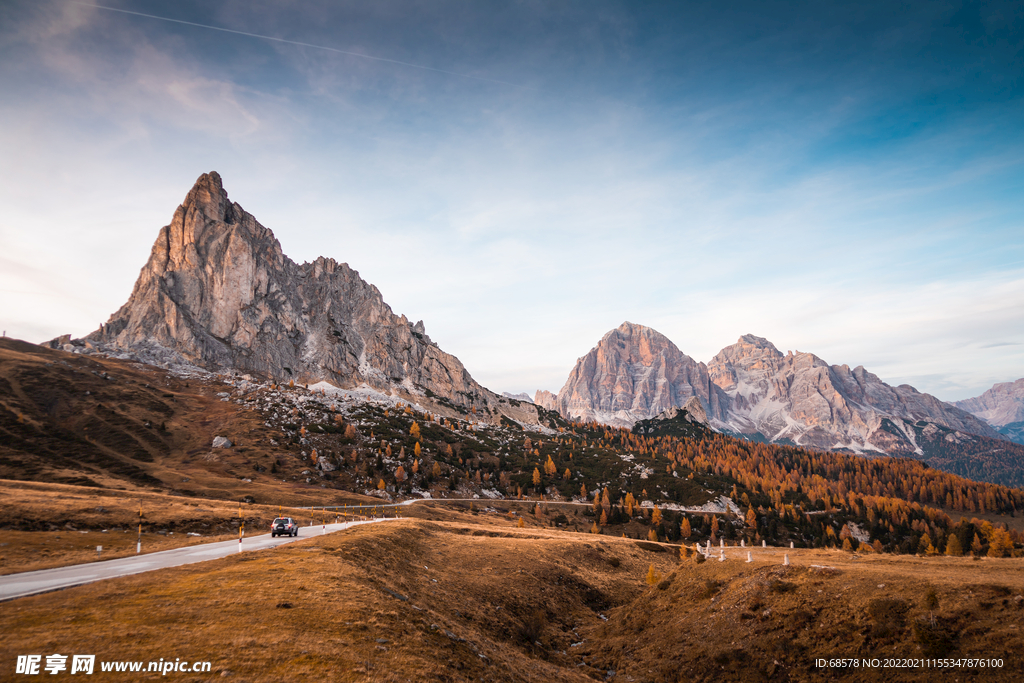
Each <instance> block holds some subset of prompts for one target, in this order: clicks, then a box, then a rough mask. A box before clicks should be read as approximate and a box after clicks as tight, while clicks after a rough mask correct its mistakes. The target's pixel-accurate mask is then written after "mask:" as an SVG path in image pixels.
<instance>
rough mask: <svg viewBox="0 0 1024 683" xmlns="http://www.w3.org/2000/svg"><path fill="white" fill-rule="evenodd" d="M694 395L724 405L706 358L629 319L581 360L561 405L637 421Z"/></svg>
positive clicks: (580, 413) (594, 416)
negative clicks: (694, 356) (698, 358)
mask: <svg viewBox="0 0 1024 683" xmlns="http://www.w3.org/2000/svg"><path fill="white" fill-rule="evenodd" d="M692 397H697V398H698V399H699V401H701V402H702V403H703V404H705V405H706V407H707V410H708V411H709V412H711V413H712V414H717V413H718V412H719V411H720V410H721V406H720V398H721V391H720V390H719V389H718V387H716V386H715V385H714V384H712V383H711V381H710V380H709V378H708V373H707V368H706V367H705V366H704V364H703V363H698V362H696V361H694V360H693V359H692V358H690V357H689V356H687V355H686V354H685V353H683V352H682V351H680V350H679V348H678V347H676V345H675V344H673V343H672V342H671V341H670V340H669V339H668V337H666V336H665V335H663V334H661V333H660V332H658V331H656V330H654V329H652V328H650V327H645V326H643V325H637V324H634V323H631V322H624V323H623V324H622V325H620V326H619V327H617V328H615V329H614V330H611V331H610V332H608V333H607V334H605V335H604V336H603V337H602V338H601V341H600V342H598V344H597V346H595V347H594V348H593V349H591V350H590V352H589V353H588V354H587V355H586V356H584V357H582V358H580V359H579V360H578V361H576V366H575V367H574V368H573V370H572V372H571V373H570V374H569V378H568V379H567V380H566V383H565V386H563V387H562V389H561V390H560V391H559V392H558V395H557V398H556V405H557V409H558V411H559V412H561V413H562V414H563V415H565V416H568V417H573V418H578V419H584V420H596V421H598V422H604V423H607V424H614V425H621V426H632V425H633V424H634V423H635V422H636V421H637V420H643V419H648V418H650V417H653V416H654V415H657V414H658V413H660V412H662V411H664V410H667V409H669V408H672V407H673V406H681V405H684V404H685V403H686V402H687V401H688V400H689V399H690V398H692ZM544 398H546V397H541V396H540V395H539V394H538V398H537V403H538V404H539V405H543V402H542V400H543V399H544Z"/></svg>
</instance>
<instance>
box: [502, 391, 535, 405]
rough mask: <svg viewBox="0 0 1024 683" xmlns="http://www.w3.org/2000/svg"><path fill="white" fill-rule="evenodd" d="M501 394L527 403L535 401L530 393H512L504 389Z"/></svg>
mask: <svg viewBox="0 0 1024 683" xmlns="http://www.w3.org/2000/svg"><path fill="white" fill-rule="evenodd" d="M501 395H502V396H504V397H505V398H511V399H513V400H515V401H525V402H526V403H533V399H532V398H530V395H529V394H526V393H518V394H512V393H509V392H507V391H503V392H501Z"/></svg>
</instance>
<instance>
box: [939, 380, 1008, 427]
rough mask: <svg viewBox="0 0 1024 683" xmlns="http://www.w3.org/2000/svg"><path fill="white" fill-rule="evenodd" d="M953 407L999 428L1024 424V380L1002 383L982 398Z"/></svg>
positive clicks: (993, 387) (954, 403)
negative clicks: (1016, 423) (1018, 423)
mask: <svg viewBox="0 0 1024 683" xmlns="http://www.w3.org/2000/svg"><path fill="white" fill-rule="evenodd" d="M953 405H955V406H956V407H957V408H960V409H961V410H966V411H967V412H969V413H971V414H972V415H975V416H976V417H980V418H981V419H982V420H985V421H986V422H988V423H989V424H991V425H996V426H997V427H1002V426H1003V425H1008V424H1011V423H1014V422H1024V379H1018V380H1017V381H1016V382H1000V383H999V384H995V385H993V386H992V388H991V389H989V390H988V391H986V392H985V393H984V394H982V395H981V396H975V397H974V398H968V399H964V400H963V401H954V402H953Z"/></svg>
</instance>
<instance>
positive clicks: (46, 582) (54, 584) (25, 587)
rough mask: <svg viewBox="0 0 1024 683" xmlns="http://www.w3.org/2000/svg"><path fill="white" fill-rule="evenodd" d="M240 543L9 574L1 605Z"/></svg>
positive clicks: (266, 537)
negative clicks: (4, 602)
mask: <svg viewBox="0 0 1024 683" xmlns="http://www.w3.org/2000/svg"><path fill="white" fill-rule="evenodd" d="M382 521H386V520H383V519H372V520H366V521H358V522H342V523H340V524H328V525H327V526H326V528H325V527H324V526H323V525H319V526H306V527H302V528H301V529H300V531H299V536H297V537H294V538H293V537H290V536H278V537H276V538H271V536H270V534H263V535H262V536H251V537H248V538H246V539H244V540H243V541H242V552H248V551H251V550H264V549H266V548H276V547H277V546H279V545H283V544H285V543H291V542H292V541H299V540H302V539H303V538H309V537H311V536H320V535H321V534H323V533H324V532H325V531H326V533H331V532H334V531H341V530H343V529H348V528H349V527H353V526H356V525H358V524H370V523H373V522H382ZM238 545H239V544H238V541H221V542H219V543H206V544H202V545H193V546H188V547H185V548H175V549H174V550H163V551H160V552H157V553H148V554H146V555H136V556H134V557H122V558H120V559H117V560H106V561H103V562H89V563H87V564H76V565H72V566H70V567H57V568H55V569H41V570H39V571H34V572H22V573H20V574H8V575H6V576H0V602H2V601H4V600H13V599H14V598H22V597H25V596H26V595H32V594H34V593H45V592H47V591H53V590H59V589H61V588H70V587H71V586H80V585H82V584H83V583H92V582H93V581H102V580H103V579H112V578H115V577H118V576H129V575H131V574H141V573H142V572H148V571H152V570H154V569H166V568H167V567H179V566H181V565H183V564H193V563H195V562H205V561H206V560H216V559H219V558H221V557H227V556H228V555H231V554H234V553H237V552H239V550H238Z"/></svg>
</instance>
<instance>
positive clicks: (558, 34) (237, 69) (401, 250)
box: [0, 0, 1024, 400]
mask: <svg viewBox="0 0 1024 683" xmlns="http://www.w3.org/2000/svg"><path fill="white" fill-rule="evenodd" d="M90 4H91V3H89V2H88V1H86V0H83V2H70V1H67V0H64V1H58V0H41V1H37V2H7V3H3V4H2V5H0V92H3V93H4V94H3V96H2V97H0V159H3V163H2V164H0V207H3V211H2V212H0V247H2V250H0V292H2V295H0V326H2V327H3V328H5V329H6V330H7V333H8V335H11V336H16V337H20V338H24V339H28V340H31V341H41V340H44V339H48V338H51V337H53V336H56V335H57V334H61V333H66V332H70V333H72V334H75V335H83V334H85V333H88V332H89V331H91V330H93V329H95V328H96V327H97V326H98V324H99V323H100V322H101V321H104V320H106V318H107V317H108V316H109V315H110V314H111V313H112V312H114V311H115V310H116V309H117V308H118V307H119V306H120V305H121V304H122V303H124V301H125V300H126V299H127V297H128V294H129V293H130V291H131V287H132V285H133V283H134V281H135V278H136V277H137V275H138V271H139V268H140V267H141V266H142V265H143V263H144V262H145V260H146V258H147V257H148V254H149V250H150V247H151V246H152V243H153V240H154V239H155V237H156V233H157V230H158V229H159V228H160V226H162V225H165V224H166V223H167V222H168V221H169V220H170V217H171V215H172V213H173V211H174V208H175V207H176V206H177V205H178V204H179V203H180V202H181V200H182V198H183V197H184V195H185V193H186V192H187V191H188V189H189V188H190V187H191V184H192V183H193V182H194V181H195V179H196V177H198V176H199V175H200V174H201V173H203V172H205V171H210V170H217V171H219V172H220V173H221V175H222V176H223V178H224V182H225V186H226V188H227V190H228V192H229V195H230V197H231V198H232V199H233V200H234V201H237V202H239V203H240V204H241V205H242V206H243V207H244V208H245V209H246V210H248V211H250V212H251V213H253V214H254V215H255V216H256V217H257V218H258V219H259V220H260V222H261V223H263V224H264V225H266V226H267V227H269V228H271V229H272V230H273V231H274V232H275V234H276V235H277V237H278V239H280V240H281V243H282V246H283V248H284V250H285V253H287V254H288V255H289V256H291V257H292V258H293V259H295V260H296V261H299V262H301V261H306V260H312V259H314V258H316V257H317V256H319V255H325V256H331V257H334V258H336V259H338V260H339V261H345V262H347V263H349V264H350V265H351V266H352V267H353V268H355V269H356V270H358V271H359V272H360V273H361V274H362V276H363V277H364V278H365V279H366V280H368V281H369V282H372V283H374V284H375V285H377V286H378V287H379V288H380V290H381V291H382V293H383V294H384V297H385V300H386V301H387V302H388V303H389V304H390V305H391V306H392V308H393V309H394V310H395V311H396V312H398V313H404V314H406V315H408V316H409V317H410V318H411V319H413V320H418V319H423V320H424V321H425V324H426V327H427V332H428V333H429V334H430V335H431V337H432V338H433V339H434V340H435V341H436V342H438V343H439V345H440V346H441V347H442V348H443V349H445V350H446V351H449V352H451V353H453V354H455V355H457V356H458V357H459V358H460V359H461V360H462V361H463V362H464V363H465V364H466V366H467V368H468V369H469V370H470V372H471V373H472V374H473V375H474V377H476V378H477V379H478V380H480V381H481V382H482V383H484V384H485V385H486V386H488V387H490V388H492V389H495V390H497V391H506V390H507V391H514V392H518V391H527V392H529V393H530V394H532V393H533V391H534V390H536V389H550V390H552V391H555V390H557V389H558V388H559V387H560V386H561V385H562V383H563V382H564V381H565V377H566V376H567V374H568V372H569V370H570V369H571V367H572V365H573V363H574V362H575V360H576V359H577V358H578V357H579V356H582V355H583V354H585V353H586V352H587V351H588V350H589V349H590V348H591V347H592V346H593V345H594V344H595V343H596V342H597V340H598V339H599V338H600V337H601V336H602V335H603V334H604V333H605V332H607V331H608V330H609V329H611V328H613V327H615V326H617V325H619V324H620V323H622V322H623V321H624V320H629V321H632V322H635V323H641V324H645V325H649V326H651V327H654V328H655V329H657V330H659V331H661V332H662V333H664V334H666V335H667V336H668V337H669V338H670V339H672V340H673V341H674V342H675V343H676V344H677V345H678V346H679V347H680V348H681V349H682V350H683V351H684V352H686V353H687V354H689V355H691V356H693V357H694V358H696V359H698V360H702V361H705V362H706V361H708V360H710V358H711V357H712V356H713V355H714V354H715V353H716V352H717V351H718V350H719V349H721V348H722V347H723V346H726V345H728V344H731V343H733V342H735V341H736V339H737V337H739V336H740V335H741V334H746V333H752V334H757V335H759V336H764V337H767V338H768V339H770V340H772V341H773V342H775V344H776V345H777V346H778V347H779V348H780V349H781V350H782V351H783V352H785V351H787V350H790V349H792V350H800V351H810V352H813V353H816V354H817V355H819V356H821V357H822V358H824V359H825V360H827V361H828V362H830V363H836V364H842V363H846V364H849V365H851V366H855V365H864V366H865V367H867V368H868V369H869V370H871V371H872V372H875V373H876V374H878V375H879V376H881V377H882V378H883V379H884V380H886V381H888V382H890V383H892V384H901V383H909V384H912V385H914V386H916V387H917V388H919V389H921V390H922V391H928V392H930V393H933V394H935V395H937V396H939V397H940V398H943V399H947V400H953V399H960V398H965V397H968V396H972V395H976V394H978V393H980V392H982V391H983V390H985V389H986V388H988V387H989V386H991V384H992V383H994V382H997V381H1009V380H1013V379H1017V378H1019V377H1022V376H1024V201H1022V198H1024V82H1022V79H1024V7H1022V6H1021V4H1020V3H1013V2H1006V3H971V4H966V3H942V2H919V3H900V4H897V3H892V2H878V3H870V2H862V3H827V2H808V3H794V2H778V3H774V2H745V3H664V4H656V3H628V2H619V3H615V2H575V3H574V2H548V3H542V2H519V3H513V2H508V3H497V2H480V3H465V2H387V1H383V2H373V3H365V2H327V1H321V2H317V1H303V2H280V1H269V0H268V1H264V2H259V1H257V2H249V1H246V2H242V1H240V0H222V1H219V0H215V1H214V2H153V1H142V0H108V1H107V2H100V3H98V4H101V5H104V6H105V7H106V8H107V9H99V8H96V7H90V6H89V5H90ZM638 5H640V6H641V7H637V6H638ZM115 10H124V11H121V12H119V11H115ZM125 12H135V13H140V14H148V15H154V16H158V17H163V18H164V19H156V18H151V17H145V16H139V14H127V13H125ZM167 19H172V20H177V21H179V22H190V24H183V23H175V22H173V21H167ZM191 24H201V25H204V26H213V27H219V28H223V29H230V30H232V31H237V32H242V33H250V34H256V35H259V36H268V37H273V38H279V39H281V40H277V41H275V40H268V39H266V38H259V37H254V36H247V35H240V34H239V33H228V32H225V31H218V30H213V29H210V28H203V27H201V26H195V25H191ZM282 41H293V42H282ZM294 43H303V44H304V45H296V44H294ZM325 48H328V49H325ZM345 53H348V54H345Z"/></svg>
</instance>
